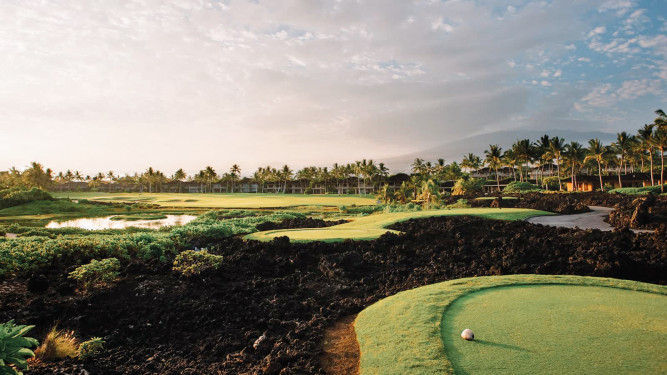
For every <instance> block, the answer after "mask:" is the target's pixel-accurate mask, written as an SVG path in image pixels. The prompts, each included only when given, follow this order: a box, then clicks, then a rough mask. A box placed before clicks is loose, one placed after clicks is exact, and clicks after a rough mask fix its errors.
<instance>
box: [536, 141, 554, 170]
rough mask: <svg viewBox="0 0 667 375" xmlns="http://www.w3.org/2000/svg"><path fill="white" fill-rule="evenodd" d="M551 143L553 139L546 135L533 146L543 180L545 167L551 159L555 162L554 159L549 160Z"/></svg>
mask: <svg viewBox="0 0 667 375" xmlns="http://www.w3.org/2000/svg"><path fill="white" fill-rule="evenodd" d="M550 142H551V138H550V137H549V135H547V134H545V135H543V136H541V137H540V139H538V140H537V142H535V145H534V146H533V149H534V154H535V158H536V159H537V161H538V162H539V167H540V169H539V172H540V176H541V178H542V179H543V178H544V166H545V165H546V164H547V163H548V162H549V160H550V159H551V160H553V159H552V158H549V152H548V151H549V143H550Z"/></svg>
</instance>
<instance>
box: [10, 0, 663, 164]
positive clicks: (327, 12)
mask: <svg viewBox="0 0 667 375" xmlns="http://www.w3.org/2000/svg"><path fill="white" fill-rule="evenodd" d="M666 4H667V3H665V2H663V1H661V0H646V1H633V0H624V1H619V0H611V1H609V0H598V1H574V0H557V1H556V0H552V1H539V2H533V1H521V0H504V1H497V0H479V1H415V2H413V1H404V0H395V1H387V0H377V1H344V0H343V1H313V0H289V1H288V0H281V1H264V0H259V1H204V0H200V1H197V0H124V1H121V0H118V1H104V2H91V1H84V0H63V1H57V2H27V1H21V0H4V1H2V2H1V3H0V54H1V55H2V56H3V58H2V59H0V82H2V84H1V85H0V110H1V111H2V117H0V129H1V131H0V141H1V142H2V148H0V161H1V165H0V169H7V168H9V167H11V166H16V167H18V168H19V169H22V168H23V167H25V166H26V165H27V164H28V163H29V162H30V161H33V160H34V161H38V162H40V163H42V164H44V165H45V166H47V167H50V168H52V169H54V170H55V171H59V170H65V169H70V168H71V169H78V170H81V171H83V172H85V173H95V172H98V171H108V170H114V171H116V172H117V173H125V172H135V171H137V172H139V171H143V170H145V169H146V168H147V167H148V166H149V165H150V166H153V167H154V168H158V169H161V170H163V171H165V173H166V174H171V173H173V171H175V170H176V169H178V168H184V169H185V170H186V171H187V172H188V173H192V172H195V171H196V170H198V169H201V168H203V167H204V166H205V165H212V166H214V167H215V168H216V169H218V170H221V171H226V170H228V169H229V167H230V166H231V165H232V164H233V163H237V164H239V165H240V166H241V168H242V171H243V174H244V175H250V174H251V173H252V171H253V170H254V169H255V168H256V167H257V166H260V165H267V164H271V165H272V166H274V167H279V166H280V165H282V164H289V165H290V166H292V167H293V168H299V167H302V166H305V165H313V164H315V165H330V164H331V163H333V162H339V163H345V162H350V161H353V160H355V159H360V158H373V159H376V160H378V159H380V160H381V159H382V158H390V157H392V156H397V155H401V154H407V153H412V152H417V151H419V150H423V149H427V148H430V147H433V146H436V145H438V144H442V143H445V142H447V141H451V140H455V139H457V138H461V137H465V136H469V135H471V134H478V133H486V132H491V131H497V130H506V129H519V130H541V129H576V130H590V131H592V130H596V131H597V130H604V131H612V132H614V131H619V130H633V131H634V129H636V128H638V127H639V126H641V125H643V124H644V123H650V122H651V120H652V115H653V111H654V110H655V109H657V108H662V107H665V103H666V100H665V99H666V95H665V90H664V87H665V82H666V81H667V62H666V61H667V26H666V22H665V15H667V5H666Z"/></svg>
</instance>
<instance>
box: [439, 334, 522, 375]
mask: <svg viewBox="0 0 667 375" xmlns="http://www.w3.org/2000/svg"><path fill="white" fill-rule="evenodd" d="M470 344H471V345H484V346H490V347H493V348H499V349H507V350H516V351H519V352H524V353H530V352H531V351H530V350H528V349H526V348H522V347H520V346H515V345H509V344H503V343H500V342H493V341H488V340H480V339H475V340H473V341H470ZM459 355H460V353H459V352H458V351H457V350H456V349H453V348H452V347H450V348H449V353H448V357H449V359H450V361H451V364H452V368H453V369H454V374H457V375H474V374H471V373H470V372H468V371H466V370H465V369H464V368H461V366H459V363H458V361H457V360H456V359H457V358H458V356H459Z"/></svg>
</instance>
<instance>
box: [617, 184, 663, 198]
mask: <svg viewBox="0 0 667 375" xmlns="http://www.w3.org/2000/svg"><path fill="white" fill-rule="evenodd" d="M658 182H660V181H658ZM665 191H667V184H666V185H665ZM609 192H610V193H614V194H627V195H646V194H649V193H651V194H660V185H655V186H645V187H636V188H633V187H627V188H618V189H614V190H610V191H609Z"/></svg>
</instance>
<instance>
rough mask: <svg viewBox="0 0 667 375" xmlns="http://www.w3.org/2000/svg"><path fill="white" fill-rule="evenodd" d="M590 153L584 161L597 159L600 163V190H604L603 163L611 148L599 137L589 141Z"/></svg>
mask: <svg viewBox="0 0 667 375" xmlns="http://www.w3.org/2000/svg"><path fill="white" fill-rule="evenodd" d="M587 152H588V155H586V157H585V158H584V163H586V162H587V161H589V160H595V161H596V162H597V163H598V176H599V177H600V190H602V191H604V185H603V184H602V164H603V163H605V162H606V160H607V155H608V153H609V149H608V148H607V147H605V146H603V145H602V142H600V140H599V139H597V138H595V139H591V140H590V141H588V150H587Z"/></svg>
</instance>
